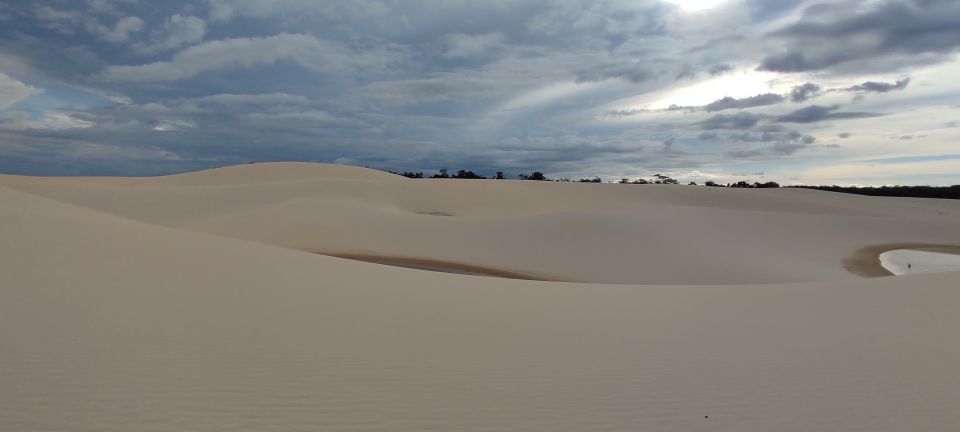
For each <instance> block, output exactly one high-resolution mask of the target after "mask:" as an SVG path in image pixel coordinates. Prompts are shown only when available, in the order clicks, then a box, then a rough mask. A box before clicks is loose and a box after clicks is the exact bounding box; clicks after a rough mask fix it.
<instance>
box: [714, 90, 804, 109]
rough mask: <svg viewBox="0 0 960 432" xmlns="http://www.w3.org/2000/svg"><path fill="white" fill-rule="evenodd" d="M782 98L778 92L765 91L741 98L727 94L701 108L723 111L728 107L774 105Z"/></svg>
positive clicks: (782, 99)
mask: <svg viewBox="0 0 960 432" xmlns="http://www.w3.org/2000/svg"><path fill="white" fill-rule="evenodd" d="M784 100H785V99H784V97H783V96H781V95H778V94H773V93H765V94H761V95H756V96H751V97H746V98H743V99H734V98H732V97H729V96H727V97H725V98H723V99H719V100H716V101H714V102H711V103H709V104H707V105H706V106H704V107H703V109H704V110H706V111H708V112H713V111H723V110H728V109H743V108H751V107H758V106H766V105H775V104H778V103H782V102H783V101H784Z"/></svg>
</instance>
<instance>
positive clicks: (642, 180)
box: [631, 178, 650, 184]
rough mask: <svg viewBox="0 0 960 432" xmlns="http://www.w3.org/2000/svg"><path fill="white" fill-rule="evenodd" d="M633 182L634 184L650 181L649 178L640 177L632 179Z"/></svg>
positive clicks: (648, 182)
mask: <svg viewBox="0 0 960 432" xmlns="http://www.w3.org/2000/svg"><path fill="white" fill-rule="evenodd" d="M631 183H633V184H650V181H649V180H647V179H642V178H638V179H636V180H634V181H632V182H631Z"/></svg>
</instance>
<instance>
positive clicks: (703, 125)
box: [697, 112, 764, 130]
mask: <svg viewBox="0 0 960 432" xmlns="http://www.w3.org/2000/svg"><path fill="white" fill-rule="evenodd" d="M763 118H764V117H763V116H761V115H757V114H751V113H748V112H739V113H736V114H716V115H714V116H712V117H710V118H708V119H706V120H704V121H701V122H699V123H697V125H698V126H699V127H700V129H704V130H714V129H750V128H752V127H754V126H756V125H757V123H759V122H760V120H762V119H763Z"/></svg>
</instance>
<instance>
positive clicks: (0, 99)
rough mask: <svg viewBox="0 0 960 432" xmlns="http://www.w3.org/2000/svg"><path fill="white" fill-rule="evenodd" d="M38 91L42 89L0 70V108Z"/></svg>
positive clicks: (38, 92)
mask: <svg viewBox="0 0 960 432" xmlns="http://www.w3.org/2000/svg"><path fill="white" fill-rule="evenodd" d="M40 93H43V89H40V88H36V87H34V86H31V85H27V84H24V83H22V82H20V81H18V80H16V79H13V78H11V77H9V76H7V75H6V74H4V73H3V72H0V109H3V108H6V107H9V106H10V105H13V104H15V103H17V102H20V101H22V100H24V99H26V98H28V97H30V96H31V95H35V94H40Z"/></svg>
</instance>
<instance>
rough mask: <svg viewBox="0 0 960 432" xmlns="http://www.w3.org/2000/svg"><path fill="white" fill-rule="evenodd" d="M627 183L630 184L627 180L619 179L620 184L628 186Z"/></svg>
mask: <svg viewBox="0 0 960 432" xmlns="http://www.w3.org/2000/svg"><path fill="white" fill-rule="evenodd" d="M628 183H630V179H628V178H622V179H620V184H628Z"/></svg>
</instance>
